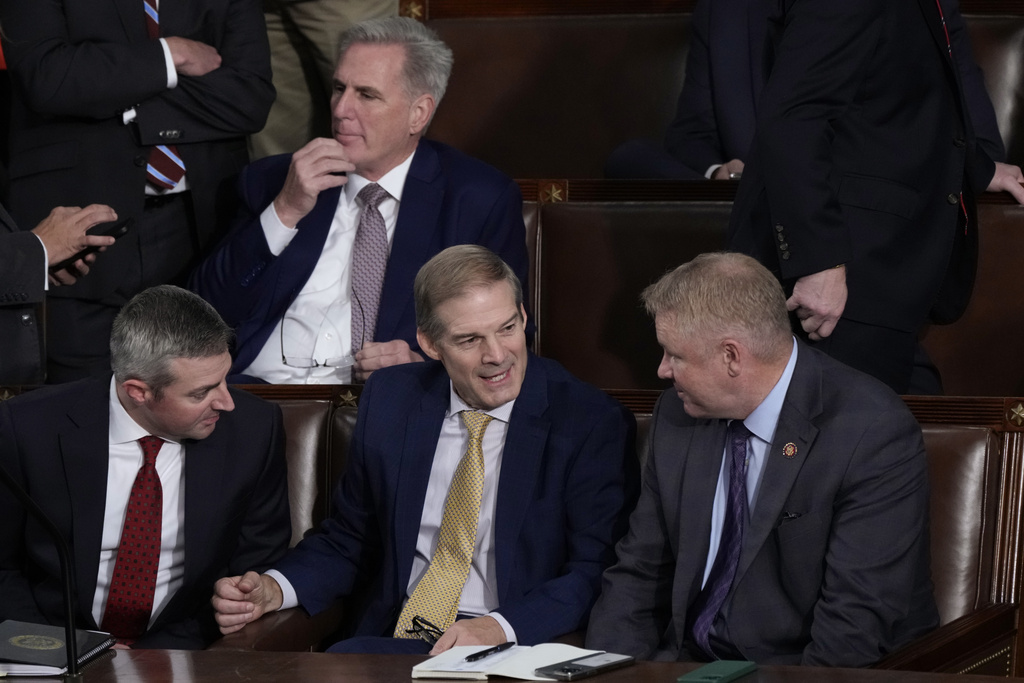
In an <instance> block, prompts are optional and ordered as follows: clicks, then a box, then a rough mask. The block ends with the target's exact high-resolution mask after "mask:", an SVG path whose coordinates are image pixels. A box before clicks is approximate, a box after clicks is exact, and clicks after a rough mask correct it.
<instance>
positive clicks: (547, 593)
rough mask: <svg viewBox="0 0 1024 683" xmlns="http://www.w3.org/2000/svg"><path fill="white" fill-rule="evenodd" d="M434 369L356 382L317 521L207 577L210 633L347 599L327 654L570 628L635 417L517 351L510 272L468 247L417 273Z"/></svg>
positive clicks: (520, 313) (597, 560)
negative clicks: (351, 416) (238, 567)
mask: <svg viewBox="0 0 1024 683" xmlns="http://www.w3.org/2000/svg"><path fill="white" fill-rule="evenodd" d="M415 292H416V320H417V324H418V329H417V336H418V338H419V343H420V347H421V348H422V349H423V350H424V352H425V353H426V354H427V355H428V356H430V358H431V359H433V361H432V362H431V361H428V362H426V363H410V364H407V365H400V366H395V367H391V368H385V369H383V370H379V371H377V372H375V373H374V374H373V376H372V377H371V378H370V380H369V381H368V382H367V383H366V389H365V390H364V391H363V394H362V396H361V397H360V400H359V417H358V419H357V422H356V427H355V432H354V434H353V437H352V443H351V451H350V455H349V462H348V469H347V471H346V472H345V474H344V476H343V477H342V479H341V482H340V483H339V484H338V487H337V489H336V490H335V493H334V498H333V508H334V509H333V513H332V516H331V517H330V518H329V519H328V520H327V521H325V522H324V524H323V526H322V527H321V528H320V531H319V533H316V534H313V535H311V536H309V537H307V538H306V539H305V540H303V541H302V542H301V543H299V545H298V546H296V547H295V549H294V550H293V551H292V552H290V553H289V554H288V555H286V556H285V557H284V559H282V560H281V561H280V562H277V563H275V564H274V569H273V570H271V571H268V572H267V573H265V574H262V575H260V574H256V573H254V572H250V573H248V574H246V575H244V576H231V577H227V578H225V579H223V580H221V581H218V582H217V585H216V590H215V595H214V598H213V603H214V606H215V607H216V608H217V612H218V614H217V621H218V623H219V624H220V625H221V630H222V631H224V632H225V633H230V632H233V631H237V630H239V629H241V628H243V627H244V626H245V625H246V624H247V623H249V622H251V621H253V620H255V619H258V618H259V617H260V616H262V615H263V614H264V613H266V612H270V611H273V610H277V609H280V608H282V607H291V606H295V605H301V606H302V607H303V608H304V609H305V610H306V611H308V612H309V613H310V614H316V613H318V612H321V611H322V610H324V609H325V608H326V607H328V606H329V605H330V604H331V603H332V602H334V601H335V600H337V599H338V598H341V597H344V596H356V597H358V600H357V601H354V602H356V603H358V609H357V610H356V613H355V614H353V615H351V616H352V618H351V619H350V626H351V627H352V628H351V630H350V631H349V632H348V633H346V635H351V636H359V637H357V638H350V639H348V640H344V641H342V642H340V643H338V644H337V645H335V646H334V647H332V648H331V651H336V652H381V651H383V652H410V653H414V652H416V653H421V654H425V653H427V652H428V651H430V652H432V653H434V654H436V653H438V652H441V651H444V650H447V649H448V648H450V647H452V646H453V645H478V644H487V645H497V644H499V643H503V642H506V641H515V642H518V643H520V644H523V645H533V644H536V643H542V642H546V641H550V640H553V639H554V638H556V637H558V636H560V635H563V634H565V633H569V632H571V631H575V630H577V629H579V628H581V627H582V625H583V624H584V623H585V622H586V618H587V615H588V614H589V612H590V607H591V605H592V604H593V602H594V599H595V598H596V597H597V589H598V584H599V582H600V578H601V572H602V571H603V570H604V569H605V567H607V566H608V565H609V564H611V562H612V561H613V560H614V557H615V556H614V552H613V548H614V544H615V541H616V539H618V538H619V536H621V535H622V532H623V531H624V530H625V525H626V518H627V516H628V514H629V511H630V510H631V509H632V507H633V502H634V501H635V496H636V484H637V462H636V455H635V453H634V439H635V438H636V437H635V423H634V420H633V417H632V414H630V413H629V412H628V411H627V410H626V409H625V408H623V407H622V405H620V404H619V403H618V402H617V401H615V400H614V399H612V398H610V397H609V396H608V395H607V394H605V393H604V392H602V391H599V390H598V389H595V388H594V387H592V386H590V385H588V384H585V383H583V382H581V381H580V380H578V379H576V378H575V377H573V376H572V375H570V374H569V373H568V372H566V370H565V368H563V367H562V366H561V365H559V364H558V363H556V362H555V361H552V360H548V359H546V358H540V357H538V356H533V355H531V354H530V353H529V352H528V351H527V350H526V332H525V328H526V311H525V309H524V307H523V292H522V288H521V287H520V286H519V280H518V278H516V275H515V273H514V272H513V271H512V269H511V268H509V267H508V265H506V264H505V263H504V262H503V261H502V260H501V259H500V258H498V257H497V256H496V255H495V254H494V253H492V252H490V251H488V250H487V249H485V248H483V247H479V246H476V245H461V246H455V247H449V248H448V249H445V250H444V251H442V252H441V253H440V254H438V255H437V256H435V257H434V258H432V259H431V260H430V261H428V262H427V264H426V265H425V266H423V268H422V269H421V270H420V272H419V274H418V275H417V276H416V284H415Z"/></svg>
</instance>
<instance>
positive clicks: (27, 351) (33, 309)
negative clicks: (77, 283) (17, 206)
mask: <svg viewBox="0 0 1024 683" xmlns="http://www.w3.org/2000/svg"><path fill="white" fill-rule="evenodd" d="M45 278H46V255H45V253H44V250H43V245H42V242H40V241H39V238H38V237H36V236H35V235H33V234H31V233H29V232H19V231H18V228H17V226H16V225H15V224H14V220H13V219H12V218H11V217H10V215H9V214H8V213H7V211H6V210H5V209H4V208H3V207H2V206H0V339H2V340H3V351H2V352H0V384H41V383H42V381H43V334H42V327H41V325H40V320H41V319H40V316H39V314H40V309H41V307H42V303H43V297H44V295H45V293H46V291H45V289H44V284H43V282H44V279H45Z"/></svg>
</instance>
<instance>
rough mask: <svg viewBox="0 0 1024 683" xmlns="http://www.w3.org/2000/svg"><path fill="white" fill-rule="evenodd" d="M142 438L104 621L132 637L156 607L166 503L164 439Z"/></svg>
mask: <svg viewBox="0 0 1024 683" xmlns="http://www.w3.org/2000/svg"><path fill="white" fill-rule="evenodd" d="M139 443H140V444H141V445H142V454H143V457H144V460H143V463H142V467H140V468H139V473H138V474H137V475H136V476H135V483H134V484H132V491H131V495H130V496H129V497H128V509H127V510H126V511H125V516H124V528H123V529H122V531H121V543H120V544H119V545H118V547H117V560H116V561H115V563H114V575H113V577H112V579H111V581H110V592H109V593H108V595H107V608H106V610H105V611H104V613H103V624H102V625H101V628H102V629H103V630H104V631H108V632H109V633H111V634H113V635H114V636H115V637H117V638H118V639H120V640H125V641H129V642H130V641H132V640H134V639H136V638H138V637H139V636H141V635H142V634H143V633H144V632H145V631H146V626H147V625H148V624H149V616H150V614H151V613H152V612H153V592H154V590H156V573H157V568H158V566H159V564H160V528H161V525H162V513H163V504H164V493H163V487H162V486H161V485H160V476H159V475H158V474H157V472H156V456H157V455H158V454H159V453H160V447H161V446H163V444H164V442H163V440H162V439H160V438H159V437H156V436H144V437H142V438H141V439H139Z"/></svg>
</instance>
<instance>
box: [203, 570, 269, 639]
mask: <svg viewBox="0 0 1024 683" xmlns="http://www.w3.org/2000/svg"><path fill="white" fill-rule="evenodd" d="M283 601H284V597H283V596H282V594H281V586H280V585H278V583H277V581H275V580H274V579H272V578H271V577H269V576H267V575H265V574H257V573H256V572H246V573H245V576H226V577H224V578H223V579H220V580H219V581H217V583H215V584H214V585H213V598H211V599H210V603H211V604H212V605H213V609H214V610H216V611H217V614H216V616H215V618H216V620H217V625H218V626H220V632H221V633H223V634H224V635H227V634H229V633H234V632H235V631H240V630H241V629H242V628H244V627H245V625H246V624H248V623H249V622H250V621H256V620H257V619H259V618H260V617H262V616H263V615H264V614H266V613H267V612H273V611H275V610H278V609H280V608H281V603H282V602H283Z"/></svg>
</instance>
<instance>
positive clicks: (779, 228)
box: [775, 223, 782, 232]
mask: <svg viewBox="0 0 1024 683" xmlns="http://www.w3.org/2000/svg"><path fill="white" fill-rule="evenodd" d="M775 232H782V223H776V224H775Z"/></svg>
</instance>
